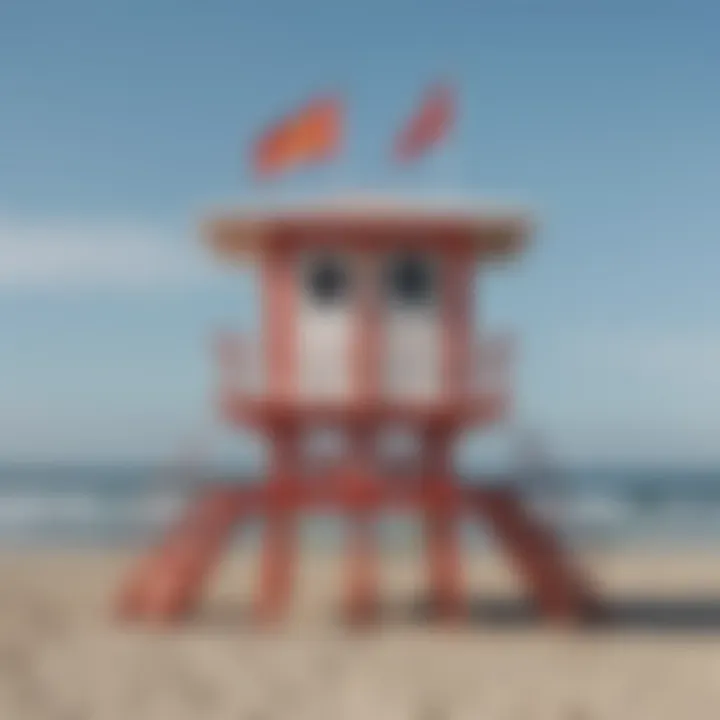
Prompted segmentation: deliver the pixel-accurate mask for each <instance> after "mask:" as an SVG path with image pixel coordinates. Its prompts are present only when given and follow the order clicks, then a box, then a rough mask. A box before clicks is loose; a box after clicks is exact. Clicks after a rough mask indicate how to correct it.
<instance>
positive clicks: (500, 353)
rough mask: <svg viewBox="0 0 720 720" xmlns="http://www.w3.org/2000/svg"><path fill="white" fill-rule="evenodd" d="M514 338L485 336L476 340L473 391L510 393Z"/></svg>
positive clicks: (493, 393) (498, 393)
mask: <svg viewBox="0 0 720 720" xmlns="http://www.w3.org/2000/svg"><path fill="white" fill-rule="evenodd" d="M513 350H514V343H513V339H512V338H511V337H510V336H508V335H498V336H495V337H492V336H490V337H484V338H481V339H478V340H476V342H475V357H474V358H473V360H474V363H473V370H474V372H473V374H472V377H471V385H472V386H471V392H472V393H474V394H476V395H495V396H497V395H506V396H507V395H509V394H510V391H511V388H512V364H513V355H514V353H513Z"/></svg>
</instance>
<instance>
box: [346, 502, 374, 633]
mask: <svg viewBox="0 0 720 720" xmlns="http://www.w3.org/2000/svg"><path fill="white" fill-rule="evenodd" d="M373 525H374V523H373V522H372V518H371V517H370V516H369V515H368V514H366V513H360V514H357V515H355V516H354V517H353V518H352V520H351V526H350V533H351V536H350V542H349V548H348V596H347V600H346V609H347V615H348V619H349V620H350V622H352V623H353V624H362V623H366V622H369V621H370V620H372V619H373V616H374V615H375V613H376V611H377V574H376V569H377V567H376V566H377V563H376V560H377V558H376V554H375V543H374V536H373V534H374V527H373Z"/></svg>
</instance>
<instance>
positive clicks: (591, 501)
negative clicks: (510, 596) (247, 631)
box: [0, 465, 720, 548]
mask: <svg viewBox="0 0 720 720" xmlns="http://www.w3.org/2000/svg"><path fill="white" fill-rule="evenodd" d="M198 484H199V483H193V482H192V481H191V480H189V479H187V478H185V479H183V478H182V477H181V476H180V474H179V473H178V474H177V475H176V476H175V477H173V473H172V472H170V471H168V469H167V468H158V467H151V466H119V465H118V466H89V465H78V466H70V465H64V466H57V465H48V466H43V465H0V546H2V547H9V546H18V545H23V546H27V545H32V546H45V545H46V546H48V547H66V546H67V547H69V546H74V545H84V546H88V545H89V546H98V545H102V546H125V545H133V544H136V543H144V542H147V541H148V540H149V539H151V538H152V537H153V536H155V535H157V534H158V533H162V531H163V529H164V528H165V527H167V526H168V524H169V523H170V522H172V520H173V518H174V517H175V516H177V515H178V513H180V512H181V511H182V509H183V507H184V506H185V504H186V503H187V501H188V497H189V496H190V495H191V494H192V493H193V492H194V491H195V489H196V487H197V485H198ZM560 486H562V489H559V488H560ZM527 487H528V488H529V491H528V494H529V497H530V499H531V501H532V502H533V503H534V504H535V506H536V509H537V511H538V512H540V513H545V514H546V515H549V516H550V517H551V518H552V520H553V522H554V523H555V524H556V525H557V526H558V527H559V528H560V530H561V532H562V533H563V534H564V535H566V536H567V537H568V538H569V539H570V540H572V541H573V542H575V543H576V544H579V545H584V546H588V547H598V548H622V547H626V546H630V545H638V544H644V545H648V546H651V547H665V546H671V547H676V546H678V545H688V546H702V547H712V546H715V545H717V546H718V547H720V469H718V470H703V471H698V470H690V469H687V470H683V469H668V468H640V469H638V468H632V469H630V468H625V469H622V468H602V469H600V468H575V469H564V471H563V474H562V483H559V484H557V486H556V487H557V488H558V489H555V490H554V491H553V492H549V491H547V490H545V491H543V490H542V488H533V486H532V483H531V482H528V483H527ZM253 527H254V530H253V532H252V533H251V535H252V536H253V537H255V536H256V530H257V527H258V526H257V525H255V526H253ZM340 532H341V523H340V522H339V520H333V519H331V518H312V519H310V520H308V521H307V522H306V523H305V526H304V530H303V533H304V536H306V537H307V538H308V539H309V541H310V542H314V543H317V544H318V545H320V546H330V545H332V544H333V543H335V542H337V541H338V539H339V537H340V536H339V533H340ZM417 532H418V526H417V524H415V523H413V522H411V521H403V520H402V519H401V518H392V517H390V518H384V519H383V521H382V523H381V538H382V541H383V542H386V543H389V544H395V545H403V543H407V542H414V540H413V538H415V537H416V536H417ZM464 533H465V534H466V537H467V538H468V539H469V540H470V541H471V542H477V543H479V544H483V543H485V542H487V541H488V537H487V536H486V535H483V534H482V533H477V532H475V531H474V529H473V528H472V526H470V525H468V526H467V527H465V528H464Z"/></svg>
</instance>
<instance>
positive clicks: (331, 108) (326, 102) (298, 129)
mask: <svg viewBox="0 0 720 720" xmlns="http://www.w3.org/2000/svg"><path fill="white" fill-rule="evenodd" d="M342 124H343V108H342V105H341V103H340V101H339V100H338V99H337V98H334V97H330V98H320V99H317V100H314V101H313V102H310V103H308V104H307V105H306V106H305V107H303V108H301V109H300V110H299V111H298V112H296V113H295V114H294V115H292V116H290V117H287V118H285V119H283V120H281V121H280V122H279V123H277V124H276V125H274V126H273V127H271V128H269V129H268V130H267V131H266V132H265V133H264V134H263V135H262V136H261V137H260V138H259V140H258V141H257V143H256V144H255V147H254V151H253V168H254V170H255V172H256V174H257V175H259V176H261V177H268V176H271V175H277V174H279V173H281V172H284V171H287V170H289V169H291V168H293V167H295V166H297V165H301V164H305V163H314V162H322V161H324V160H329V159H330V158H332V157H333V156H334V155H335V154H336V153H337V152H338V150H339V148H340V142H341V134H342V133H341V131H342Z"/></svg>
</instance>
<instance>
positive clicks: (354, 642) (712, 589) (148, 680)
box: [0, 551, 720, 720]
mask: <svg viewBox="0 0 720 720" xmlns="http://www.w3.org/2000/svg"><path fill="white" fill-rule="evenodd" d="M586 561H587V563H588V564H589V565H590V567H591V568H592V570H593V573H594V576H595V577H596V578H597V580H598V581H599V582H600V584H601V586H602V587H603V589H604V590H605V592H606V593H608V595H609V596H610V597H611V598H612V599H613V603H614V605H613V618H612V619H611V621H609V622H608V623H607V624H606V625H605V626H603V627H600V628H596V629H594V630H592V631H585V632H570V631H563V630H560V629H557V628H555V629H553V628H547V627H543V626H542V625H540V624H537V623H536V622H534V621H533V618H532V617H529V616H528V615H527V613H526V612H525V610H524V607H523V606H522V604H518V602H517V597H518V595H517V593H518V587H517V583H516V582H515V580H514V577H513V575H512V574H511V573H510V572H508V570H507V569H506V568H505V566H504V565H503V563H502V562H501V561H500V559H499V558H496V557H494V556H485V557H481V558H479V559H478V560H477V561H475V562H474V563H473V565H472V567H471V568H469V572H468V576H469V578H471V580H472V582H471V583H470V585H471V588H472V591H473V593H474V597H475V598H476V600H474V605H473V607H474V617H473V620H472V622H471V623H470V624H469V625H468V626H467V627H464V628H461V629H454V630H453V629H445V630H442V629H437V628H436V629H431V628H429V627H427V626H425V625H422V624H421V623H419V622H417V621H416V620H415V619H414V617H413V613H412V603H411V599H412V597H413V595H414V593H415V591H416V590H417V587H418V585H417V581H418V578H419V574H418V572H419V570H420V567H419V566H418V565H417V564H416V563H415V562H414V561H413V562H411V561H410V560H408V559H403V558H398V557H395V558H391V559H387V560H386V561H385V563H384V565H383V579H384V583H385V589H386V595H385V600H386V606H387V608H388V614H387V617H386V618H385V620H384V622H383V623H382V624H381V625H380V626H379V627H377V628H376V629H374V630H371V631H369V632H366V633H364V634H356V633H352V632H349V631H348V630H347V629H345V628H344V627H343V626H342V624H341V623H340V622H339V620H338V617H337V612H336V610H337V601H338V598H339V596H340V593H341V584H342V583H341V581H342V570H341V567H340V565H339V564H338V563H337V561H336V560H333V559H331V558H329V557H323V556H321V555H318V554H315V555H313V556H312V557H311V558H309V559H308V558H306V560H305V562H304V565H303V567H302V571H301V574H300V578H299V581H298V582H299V597H298V601H297V603H296V604H295V606H294V607H293V613H292V616H291V617H290V618H289V619H288V621H287V622H286V623H285V624H284V625H283V626H282V627H281V628H279V629H278V630H277V631H275V632H270V631H264V632H260V631H258V630H257V629H253V628H251V627H250V626H249V625H248V623H247V622H246V619H245V612H244V608H245V607H246V601H247V599H248V597H249V586H250V581H251V578H252V574H253V572H254V568H253V567H252V563H251V562H250V560H249V559H248V558H247V557H245V556H240V555H239V556H235V557H232V558H230V559H229V560H228V561H227V562H226V563H225V564H224V565H223V567H222V568H220V570H219V572H218V575H217V577H216V579H215V581H214V582H213V585H212V588H210V591H209V593H208V598H207V602H206V603H205V604H204V606H203V609H202V611H201V612H200V613H199V614H198V617H197V618H196V619H195V620H194V621H193V622H192V623H191V624H189V625H187V626H184V627H182V628H179V629H175V630H171V631H170V630H160V629H155V630H152V629H147V628H139V627H129V626H127V625H121V624H119V623H116V622H115V621H114V620H113V618H112V617H111V616H110V615H109V612H108V607H109V599H110V597H111V595H112V591H113V590H114V588H115V587H116V585H117V582H118V580H119V578H120V577H121V576H122V571H123V570H124V569H125V567H126V566H127V562H128V558H127V557H124V556H120V555H117V554H115V555H114V554H109V553H106V554H103V553H99V552H57V553H48V552H42V553H40V552H29V551H25V552H19V551H18V552H14V553H9V552H6V553H4V554H3V555H2V556H0V580H1V586H0V720H25V719H26V718H27V719H28V720H31V719H32V720H34V719H35V718H43V719H48V720H50V719H55V718H57V719H58V720H61V719H62V720H84V719H93V720H94V719H96V718H97V719H98V720H103V719H106V718H107V719H108V720H109V719H111V718H112V719H114V720H130V719H131V718H133V719H136V720H140V719H142V718H148V719H152V720H160V719H167V720H183V719H184V718H194V719H197V718H203V719H207V720H214V719H215V718H217V719H221V718H222V719H225V718H227V719H228V720H231V719H232V720H241V719H243V718H247V719H248V720H271V719H283V718H288V719H291V720H295V719H297V720H304V719H307V720H323V719H325V718H327V719H328V720H329V719H332V720H342V719H345V718H347V719H348V720H353V719H355V718H357V719H358V720H360V719H363V720H369V719H370V718H377V719H378V720H380V719H382V718H388V719H390V718H392V719H397V720H400V719H404V718H407V719H408V720H411V719H412V720H443V719H447V720H452V719H455V718H457V719H461V718H467V719H468V720H470V719H473V720H480V719H482V720H494V719H496V718H498V719H499V718H506V719H508V720H510V719H514V720H521V719H525V718H527V719H535V718H537V719H538V720H540V719H544V718H557V719H559V720H590V719H600V718H607V719H608V720H610V719H611V718H612V719H620V718H632V719H633V720H640V719H642V718H648V720H650V719H652V720H662V719H663V718H673V719H680V718H683V719H684V718H688V719H689V720H690V719H691V720H702V719H703V718H708V720H717V718H719V717H720V561H719V560H718V558H715V557H713V556H712V555H711V554H708V553H706V554H704V555H703V554H700V553H695V554H690V553H689V552H686V553H676V554H672V555H670V554H665V555H660V554H654V555H653V554H650V553H640V552H635V553H632V554H625V555H617V556H610V555H605V556H595V557H588V558H586ZM480 593H482V598H481V596H480Z"/></svg>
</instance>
